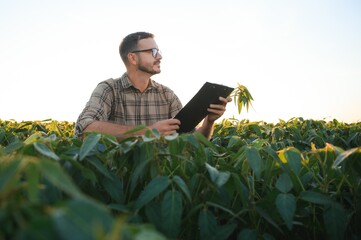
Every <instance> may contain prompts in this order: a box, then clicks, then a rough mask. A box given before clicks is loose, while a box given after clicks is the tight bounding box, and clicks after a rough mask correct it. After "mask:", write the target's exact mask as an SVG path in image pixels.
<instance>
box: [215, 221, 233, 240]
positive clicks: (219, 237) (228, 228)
mask: <svg viewBox="0 0 361 240" xmlns="http://www.w3.org/2000/svg"><path fill="white" fill-rule="evenodd" d="M236 227H237V225H236V224H235V223H229V224H225V225H222V226H218V227H217V233H216V235H214V237H213V239H215V240H226V239H229V237H230V235H231V234H232V233H233V231H234V229H235V228H236Z"/></svg>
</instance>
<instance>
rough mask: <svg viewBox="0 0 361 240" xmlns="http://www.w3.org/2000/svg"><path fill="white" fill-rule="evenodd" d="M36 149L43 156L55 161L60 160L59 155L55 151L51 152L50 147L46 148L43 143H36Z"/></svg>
mask: <svg viewBox="0 0 361 240" xmlns="http://www.w3.org/2000/svg"><path fill="white" fill-rule="evenodd" d="M34 148H35V149H36V150H37V151H38V152H39V153H41V154H42V155H44V156H46V157H48V158H51V159H54V160H59V159H60V158H59V157H58V155H56V154H55V153H54V152H53V151H51V150H50V149H49V147H48V146H46V145H45V144H44V143H42V142H35V143H34Z"/></svg>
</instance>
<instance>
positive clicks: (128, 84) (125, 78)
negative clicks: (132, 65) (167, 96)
mask: <svg viewBox="0 0 361 240" xmlns="http://www.w3.org/2000/svg"><path fill="white" fill-rule="evenodd" d="M120 80H121V84H122V87H123V88H125V89H127V88H130V87H132V88H134V89H137V88H136V87H134V85H133V83H132V82H131V81H130V80H129V77H128V74H127V73H124V74H123V76H121V77H120ZM152 88H158V84H157V83H156V82H154V81H153V80H152V79H150V84H149V86H148V88H147V90H149V89H152ZM147 90H146V91H147Z"/></svg>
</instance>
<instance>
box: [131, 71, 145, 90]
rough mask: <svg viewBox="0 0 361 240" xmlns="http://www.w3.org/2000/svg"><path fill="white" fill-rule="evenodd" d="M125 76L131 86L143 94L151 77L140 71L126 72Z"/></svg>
mask: <svg viewBox="0 0 361 240" xmlns="http://www.w3.org/2000/svg"><path fill="white" fill-rule="evenodd" d="M127 75H128V78H129V80H130V81H131V82H132V84H133V86H134V87H135V88H137V89H138V90H139V91H140V92H144V91H145V90H146V89H147V88H148V86H149V83H150V77H151V76H150V75H149V74H144V72H141V71H136V72H132V71H127Z"/></svg>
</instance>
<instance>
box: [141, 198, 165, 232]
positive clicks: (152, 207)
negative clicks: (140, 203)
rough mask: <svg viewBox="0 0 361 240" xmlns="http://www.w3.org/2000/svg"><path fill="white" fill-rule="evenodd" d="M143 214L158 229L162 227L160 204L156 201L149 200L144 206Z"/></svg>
mask: <svg viewBox="0 0 361 240" xmlns="http://www.w3.org/2000/svg"><path fill="white" fill-rule="evenodd" d="M145 215H146V216H147V218H148V221H149V222H150V223H151V224H153V225H154V226H155V227H156V228H157V229H158V230H161V229H162V206H161V204H160V203H158V202H150V203H148V204H147V205H146V206H145Z"/></svg>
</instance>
